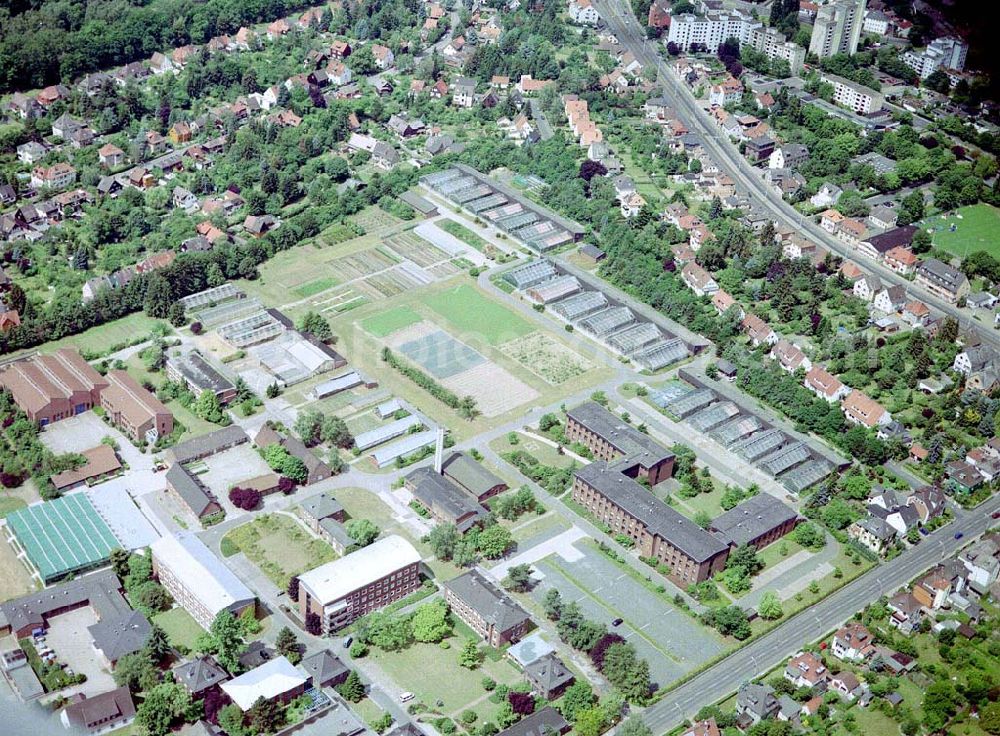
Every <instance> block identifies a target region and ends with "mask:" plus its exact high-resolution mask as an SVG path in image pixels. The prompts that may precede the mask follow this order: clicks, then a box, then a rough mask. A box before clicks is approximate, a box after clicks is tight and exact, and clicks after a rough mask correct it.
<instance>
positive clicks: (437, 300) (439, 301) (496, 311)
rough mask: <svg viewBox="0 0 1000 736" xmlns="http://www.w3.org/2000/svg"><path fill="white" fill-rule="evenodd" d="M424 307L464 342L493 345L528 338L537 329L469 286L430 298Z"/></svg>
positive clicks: (456, 288) (436, 294)
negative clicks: (474, 340)
mask: <svg viewBox="0 0 1000 736" xmlns="http://www.w3.org/2000/svg"><path fill="white" fill-rule="evenodd" d="M423 301H424V304H426V305H427V306H428V307H430V308H431V309H433V310H434V311H435V312H437V313H438V314H440V315H441V316H442V317H444V318H445V319H446V320H447V321H448V323H449V324H450V325H451V326H452V327H453V328H455V330H456V331H457V332H459V333H460V337H462V339H463V340H464V339H465V338H467V337H469V336H475V337H478V338H480V339H482V340H484V341H486V342H487V343H489V344H490V345H493V346H496V345H499V344H500V343H503V342H507V341H508V340H513V339H514V338H515V337H521V336H522V335H527V334H528V333H529V332H531V331H532V330H533V329H534V328H533V327H532V326H531V325H530V324H528V323H527V322H526V321H524V320H523V319H521V318H520V317H518V316H517V315H516V314H514V313H513V312H511V311H510V310H509V309H507V308H506V307H504V306H502V305H500V304H497V303H496V302H494V301H491V300H489V299H487V298H486V297H484V296H482V295H481V294H480V293H479V292H478V291H476V289H475V288H473V287H472V286H469V285H467V284H462V285H461V286H456V287H454V288H452V289H447V290H445V291H441V292H437V293H433V294H429V295H428V296H426V297H425V298H424V300H423Z"/></svg>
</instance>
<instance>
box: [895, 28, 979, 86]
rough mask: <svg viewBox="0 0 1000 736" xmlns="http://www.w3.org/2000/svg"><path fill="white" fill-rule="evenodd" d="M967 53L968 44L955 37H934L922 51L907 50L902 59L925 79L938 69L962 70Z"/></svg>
mask: <svg viewBox="0 0 1000 736" xmlns="http://www.w3.org/2000/svg"><path fill="white" fill-rule="evenodd" d="M968 53H969V45H968V44H966V43H963V42H962V41H960V40H959V39H957V38H935V39H934V40H933V41H931V42H930V43H929V44H928V45H927V48H925V49H924V50H923V51H907V52H906V53H905V54H903V61H904V62H906V64H907V65H909V66H910V67H911V68H912V69H913V70H914V71H915V72H916V73H917V74H919V75H920V78H921V79H927V77H929V76H930V75H931V74H933V73H934V72H936V71H937V70H938V69H954V70H956V71H962V70H963V69H964V68H965V57H966V56H967V55H968Z"/></svg>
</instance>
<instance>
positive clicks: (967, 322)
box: [595, 0, 1000, 349]
mask: <svg viewBox="0 0 1000 736" xmlns="http://www.w3.org/2000/svg"><path fill="white" fill-rule="evenodd" d="M595 4H596V5H597V7H598V10H599V11H600V13H601V17H602V19H603V20H604V22H605V23H606V24H607V26H608V29H609V30H611V31H612V32H613V33H614V34H615V36H617V38H618V41H619V43H621V44H622V46H624V47H625V48H626V49H628V50H629V51H631V52H632V53H633V54H635V56H636V58H637V59H639V61H640V62H641V63H642V64H644V65H645V66H647V67H648V66H653V67H655V68H656V70H657V73H658V75H657V76H658V82H659V83H660V84H662V85H663V86H664V87H665V89H664V93H667V98H668V99H669V100H670V101H671V103H673V105H674V108H675V110H676V112H677V114H678V116H679V117H680V118H681V119H682V120H683V122H684V123H685V124H686V125H687V126H688V127H689V129H690V130H692V131H693V132H696V133H698V134H699V136H700V138H701V139H702V143H703V145H704V146H705V148H706V149H707V150H708V151H709V152H710V153H711V155H712V157H713V158H714V159H715V161H716V163H717V164H718V165H719V166H720V168H722V169H723V170H724V171H726V173H728V174H729V175H730V176H732V177H733V179H734V180H735V181H736V183H737V185H738V186H739V187H740V188H741V189H742V190H743V191H744V192H746V193H747V194H748V195H750V197H751V199H752V201H753V202H754V203H755V204H756V205H757V206H758V207H759V208H762V209H764V210H766V211H767V212H768V213H769V214H770V216H771V217H772V218H773V220H774V222H775V224H784V225H787V226H789V227H792V228H794V229H795V230H797V231H798V232H801V233H803V234H804V235H807V236H808V237H809V238H810V239H812V240H814V241H816V242H817V243H819V244H821V245H822V246H823V247H825V248H827V249H828V250H830V251H831V252H833V253H836V254H837V255H839V256H842V257H844V258H850V259H852V260H855V262H857V263H858V265H859V266H861V267H862V268H863V269H864V270H865V271H868V272H870V273H873V274H875V275H876V276H878V277H879V278H880V279H881V280H882V281H883V282H888V283H889V284H893V285H901V286H903V287H905V288H906V290H907V292H908V293H909V294H910V295H912V296H913V297H914V298H918V299H920V300H921V301H922V302H924V303H925V304H927V305H928V306H929V307H931V308H932V309H934V310H936V311H938V312H940V313H942V314H945V315H948V316H950V317H954V318H955V319H957V320H958V322H959V325H960V326H965V327H971V326H973V325H974V324H975V323H974V322H973V319H972V317H971V315H970V314H969V313H968V312H967V311H965V310H963V309H959V308H958V307H956V306H955V305H953V304H950V303H948V302H946V301H944V300H942V299H939V298H937V297H935V296H933V295H931V294H930V293H929V292H928V291H927V290H926V289H924V288H922V287H921V286H919V285H917V284H915V283H913V282H911V281H909V280H907V279H906V278H904V277H903V276H901V275H900V274H898V273H896V272H894V271H891V270H890V269H888V268H887V267H886V266H884V265H883V264H881V263H877V262H875V261H872V260H870V259H867V258H858V257H857V253H856V251H855V250H854V249H852V248H851V247H850V246H848V245H847V244H845V243H843V242H841V241H840V240H838V239H837V238H835V237H833V236H832V235H830V234H829V233H827V232H826V231H825V230H823V229H822V228H821V227H819V225H817V224H816V223H814V222H813V221H812V220H811V219H810V218H807V217H805V216H803V215H802V214H800V213H799V212H798V211H796V210H795V209H794V208H793V207H792V206H791V205H790V204H788V203H786V202H785V201H784V200H783V199H782V198H781V197H780V196H779V195H778V193H777V192H776V191H775V190H774V189H772V188H771V187H770V186H768V185H767V184H766V183H765V182H764V180H763V179H762V178H761V177H760V176H759V172H758V171H757V170H756V169H755V168H754V167H753V166H751V165H750V162H749V161H747V160H746V159H744V158H743V156H741V155H740V153H739V151H738V149H737V148H736V146H734V145H732V143H730V142H729V140H727V139H726V138H725V136H724V135H723V134H722V133H721V132H720V131H719V130H718V129H716V128H715V127H714V126H713V125H712V124H711V122H710V121H709V119H708V116H707V115H706V114H705V112H704V111H703V110H702V109H701V108H700V107H699V105H698V103H697V101H696V100H695V98H694V96H693V95H692V94H691V92H690V91H689V90H687V89H686V88H685V87H684V85H683V84H682V83H681V81H680V80H679V79H678V78H677V77H676V76H674V74H673V73H672V72H670V70H669V69H668V68H667V65H666V64H665V63H664V61H663V59H662V58H661V57H660V54H659V50H658V48H657V47H656V46H655V45H654V43H655V42H653V41H647V40H646V34H645V28H643V26H642V25H641V24H639V23H638V22H637V21H636V19H635V16H634V15H633V14H632V10H631V8H629V6H628V5H627V3H623V2H621V1H620V0H599V1H598V2H597V3H595ZM979 332H980V335H981V336H982V339H983V341H984V342H986V343H989V344H990V345H991V346H992V347H994V348H996V349H1000V334H997V333H996V332H995V331H993V330H979Z"/></svg>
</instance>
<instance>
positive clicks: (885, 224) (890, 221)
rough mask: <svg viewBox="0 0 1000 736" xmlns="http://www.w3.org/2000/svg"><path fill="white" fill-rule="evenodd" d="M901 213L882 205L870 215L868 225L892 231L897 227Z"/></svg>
mask: <svg viewBox="0 0 1000 736" xmlns="http://www.w3.org/2000/svg"><path fill="white" fill-rule="evenodd" d="M898 219H899V213H898V212H896V210H895V209H894V208H892V207H886V206H885V205H880V206H878V207H875V208H874V209H872V211H871V212H869V213H868V224H869V225H871V226H872V227H876V228H878V229H879V230H890V229H892V228H894V227H896V221H897V220H898Z"/></svg>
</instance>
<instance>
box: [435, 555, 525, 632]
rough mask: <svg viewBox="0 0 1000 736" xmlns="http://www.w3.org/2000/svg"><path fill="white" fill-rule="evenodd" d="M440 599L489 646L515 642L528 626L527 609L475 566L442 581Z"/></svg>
mask: <svg viewBox="0 0 1000 736" xmlns="http://www.w3.org/2000/svg"><path fill="white" fill-rule="evenodd" d="M444 599H445V600H446V601H448V605H449V606H451V611H452V613H454V614H455V615H456V616H458V617H459V618H460V619H462V620H463V621H464V622H465V623H467V624H468V625H469V627H470V628H471V629H472V630H473V631H475V632H476V633H477V634H479V635H480V636H481V637H483V639H484V640H485V641H486V643H487V644H489V645H490V646H492V647H502V646H504V645H505V644H510V643H511V642H515V641H518V640H519V639H520V638H521V637H522V636H524V634H525V633H526V632H527V630H528V627H529V626H530V625H531V617H530V616H529V615H528V614H527V612H525V610H524V609H523V608H521V606H519V605H518V604H517V602H515V601H514V600H513V599H512V598H511V597H510V596H509V595H507V594H506V593H504V592H503V591H502V590H500V588H499V587H498V586H497V585H496V583H494V582H493V581H492V580H490V579H489V578H487V577H486V575H484V574H483V573H482V572H481V571H480V570H478V569H475V568H474V569H472V570H469V571H468V572H466V573H464V574H462V575H459V576H458V577H457V578H454V579H453V580H449V581H448V582H446V583H445V584H444Z"/></svg>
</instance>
